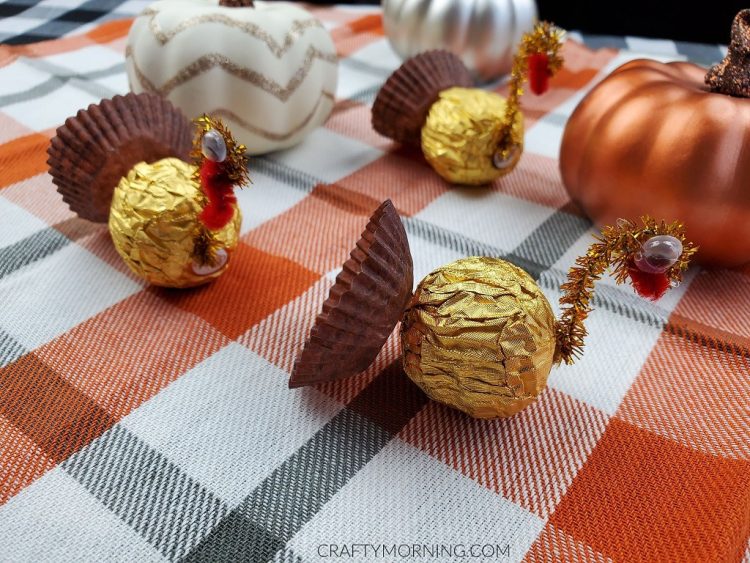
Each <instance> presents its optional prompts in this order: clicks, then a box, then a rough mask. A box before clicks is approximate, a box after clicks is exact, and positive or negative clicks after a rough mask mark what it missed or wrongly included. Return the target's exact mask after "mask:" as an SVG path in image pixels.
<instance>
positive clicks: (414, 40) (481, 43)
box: [382, 0, 537, 81]
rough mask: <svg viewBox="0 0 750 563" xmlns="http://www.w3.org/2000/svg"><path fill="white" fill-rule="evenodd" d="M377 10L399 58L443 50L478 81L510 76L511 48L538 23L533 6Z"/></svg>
mask: <svg viewBox="0 0 750 563" xmlns="http://www.w3.org/2000/svg"><path fill="white" fill-rule="evenodd" d="M382 5H383V25H384V27H385V32H386V35H387V36H388V39H389V40H390V42H391V46H392V47H393V49H394V50H395V51H396V53H398V54H399V55H400V56H401V58H403V59H407V58H409V57H412V56H414V55H416V54H418V53H421V52H423V51H427V50H429V49H448V50H449V51H452V52H454V53H456V54H457V55H458V56H459V57H461V59H462V60H463V62H464V64H466V66H467V67H468V68H469V70H471V71H472V72H473V73H474V74H475V75H476V76H477V78H479V79H481V80H483V81H489V80H493V79H495V78H498V77H499V76H502V75H503V74H507V73H508V72H510V69H511V65H512V63H513V50H514V48H515V46H516V45H517V44H518V42H519V41H520V40H521V36H522V35H523V34H524V33H525V32H527V31H530V30H531V29H532V28H533V27H534V23H535V22H536V20H537V9H536V2H535V1H534V0H382Z"/></svg>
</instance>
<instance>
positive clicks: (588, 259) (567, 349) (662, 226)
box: [554, 217, 698, 364]
mask: <svg viewBox="0 0 750 563" xmlns="http://www.w3.org/2000/svg"><path fill="white" fill-rule="evenodd" d="M641 223H642V224H641V225H635V224H634V223H631V222H630V221H625V220H622V219H620V220H619V221H618V222H617V224H616V225H615V226H613V227H605V228H604V229H602V232H601V235H600V236H597V237H595V238H596V242H594V243H593V244H592V245H591V246H590V247H589V249H588V252H586V254H584V255H583V256H579V257H578V259H577V260H576V263H575V266H573V267H572V268H571V269H570V271H569V272H568V279H567V281H566V282H565V283H564V284H562V286H560V289H561V290H562V297H560V307H561V309H562V314H561V315H560V320H558V321H557V322H556V323H555V338H556V340H557V345H556V347H555V359H554V361H555V363H560V362H565V363H566V364H572V363H573V362H574V361H575V360H576V359H577V358H578V357H579V356H580V355H581V353H582V351H583V341H584V339H585V338H586V335H587V332H586V327H585V326H584V324H583V323H584V321H585V320H586V318H587V317H588V315H589V313H590V312H591V309H592V307H591V301H592V299H593V297H594V282H596V281H597V280H599V279H600V278H601V277H602V276H603V275H604V273H605V272H606V271H607V270H608V269H610V268H611V269H612V273H613V275H614V277H615V281H616V282H617V283H618V284H620V283H624V282H626V281H630V282H631V283H632V284H633V285H634V287H635V288H636V290H638V291H639V293H641V289H642V288H643V284H644V279H643V278H644V276H645V275H646V273H644V272H639V271H638V270H637V268H636V266H635V264H636V263H637V261H638V256H639V253H641V250H642V248H643V243H645V242H646V241H647V240H649V239H650V238H652V237H655V236H659V235H670V236H673V237H675V238H677V239H679V241H680V243H681V244H682V253H681V254H680V256H679V258H678V259H677V261H676V262H675V263H674V264H673V265H672V266H671V267H669V269H667V270H666V271H664V272H663V273H662V274H660V275H661V276H664V277H665V280H666V283H667V286H669V285H670V284H677V283H679V282H680V280H681V279H682V273H683V272H684V271H685V270H686V269H687V267H688V264H689V262H690V258H691V257H692V255H693V254H695V253H696V252H697V250H698V248H697V247H696V246H695V245H693V244H692V243H690V242H687V241H686V240H685V233H684V229H683V227H682V225H681V224H680V223H678V222H674V223H672V224H667V223H664V222H663V221H662V222H660V223H659V222H657V221H655V220H653V219H651V218H650V217H643V218H642V219H641ZM663 290H666V287H665V288H663ZM663 290H662V292H663ZM647 296H649V297H652V298H656V297H657V295H653V294H649V295H647Z"/></svg>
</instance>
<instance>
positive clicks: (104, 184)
mask: <svg viewBox="0 0 750 563" xmlns="http://www.w3.org/2000/svg"><path fill="white" fill-rule="evenodd" d="M192 136H193V129H192V126H191V123H190V121H189V120H188V119H187V117H185V116H184V115H183V114H182V112H180V110H178V109H177V108H176V107H174V106H173V105H172V104H171V103H170V102H168V101H167V100H164V99H162V98H160V97H159V96H156V95H154V94H132V93H131V94H127V95H125V96H115V97H114V98H112V99H111V100H104V101H102V102H101V103H99V104H92V105H90V106H89V107H88V108H87V109H85V110H83V109H82V110H80V111H79V112H78V113H77V114H76V115H75V116H73V117H69V118H68V119H67V120H66V121H65V123H64V124H63V125H61V126H60V127H59V128H58V129H57V134H56V136H55V137H54V138H53V139H52V141H51V143H50V146H49V149H48V151H47V153H48V155H49V159H48V160H47V164H48V165H49V172H50V175H51V176H52V181H53V182H54V183H55V184H56V185H57V191H58V192H60V193H61V194H62V196H63V201H65V203H67V204H68V206H69V207H70V209H71V210H72V211H74V212H75V213H77V214H78V216H79V217H82V218H83V219H88V220H90V221H95V222H99V223H105V222H107V219H108V217H109V208H110V204H111V201H112V193H113V192H114V189H115V186H117V184H118V182H119V181H120V179H121V178H123V177H124V176H126V175H127V174H128V172H129V171H130V170H131V169H132V168H133V166H135V165H136V164H138V163H139V162H148V163H152V162H156V161H158V160H161V159H163V158H167V157H176V158H179V159H181V160H188V158H189V154H190V149H191V146H192Z"/></svg>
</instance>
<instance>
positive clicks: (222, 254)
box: [192, 248, 229, 276]
mask: <svg viewBox="0 0 750 563" xmlns="http://www.w3.org/2000/svg"><path fill="white" fill-rule="evenodd" d="M228 259H229V255H228V254H227V251H226V250H225V249H223V248H220V249H219V250H217V251H216V262H215V263H214V264H198V263H197V262H193V264H192V269H193V273H194V274H195V275H196V276H209V275H211V274H213V273H215V272H218V271H219V270H221V269H222V268H223V267H224V266H225V265H226V263H227V260H228Z"/></svg>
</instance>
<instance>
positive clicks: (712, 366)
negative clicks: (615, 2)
mask: <svg viewBox="0 0 750 563" xmlns="http://www.w3.org/2000/svg"><path fill="white" fill-rule="evenodd" d="M312 9H313V10H314V11H316V13H317V15H318V17H319V18H320V19H321V20H322V21H323V22H324V23H325V24H326V26H327V27H328V28H329V29H330V30H331V33H332V35H333V37H334V39H335V41H336V45H337V48H338V52H339V55H340V57H341V63H340V85H339V90H338V92H337V103H336V107H335V109H334V112H333V114H332V116H331V118H330V119H329V121H328V122H327V123H326V125H325V126H324V127H321V128H319V129H317V130H315V131H314V132H313V133H312V134H311V135H310V136H309V137H308V138H307V139H306V140H305V141H304V142H303V143H302V144H301V145H299V146H297V147H295V148H293V149H290V150H287V151H283V152H280V153H275V154H270V155H267V156H264V157H260V158H254V159H252V161H251V174H252V177H253V181H254V184H253V185H252V186H251V187H250V188H249V189H245V190H243V191H241V192H239V193H238V197H239V201H240V205H241V207H242V210H243V215H244V216H245V222H244V224H243V227H242V242H241V244H240V247H239V250H238V251H237V253H236V255H235V256H234V257H233V262H232V266H231V269H230V270H229V271H228V272H227V273H226V274H225V275H224V276H223V277H221V278H220V279H219V280H218V281H216V282H215V283H213V284H211V285H210V286H208V287H203V288H198V289H194V290H165V289H157V288H154V287H147V286H145V285H144V284H143V283H142V282H141V281H140V280H139V279H137V278H135V277H133V276H132V275H131V274H130V272H129V271H128V270H127V268H126V267H125V266H124V264H123V263H122V262H121V261H120V259H119V257H118V255H117V254H116V252H115V251H114V249H113V246H112V243H111V241H110V238H109V234H108V232H107V229H106V226H101V225H94V224H90V223H87V222H85V221H82V220H80V219H78V218H76V217H75V216H74V214H73V213H71V212H70V211H69V210H68V209H67V207H66V206H65V205H64V204H63V202H62V201H61V198H60V196H59V194H57V193H56V191H55V189H54V186H53V185H52V182H51V180H50V177H49V176H48V175H47V174H46V164H45V161H46V148H47V144H48V142H49V139H50V137H51V136H52V135H53V132H54V129H55V128H56V127H57V126H58V125H60V124H61V123H62V122H63V120H64V119H65V118H66V117H67V116H68V115H72V114H74V113H75V111H76V110H77V109H79V108H81V107H84V106H86V105H88V104H89V103H92V102H96V101H98V100H99V99H101V98H104V97H110V96H112V95H114V94H116V93H123V92H125V91H126V89H127V84H126V78H125V74H124V65H123V61H124V59H123V51H124V42H125V36H126V34H127V30H128V28H129V24H130V21H114V22H109V23H105V24H103V25H101V26H99V27H96V28H94V29H93V30H91V31H89V32H88V33H86V34H83V35H74V36H70V37H65V38H62V39H59V40H54V41H47V42H42V43H34V44H29V45H23V46H20V45H19V46H9V45H3V46H0V560H2V561H34V562H40V561H125V560H127V561H163V560H170V561H177V560H186V561H212V562H217V561H319V560H326V559H331V558H334V557H333V556H331V553H332V552H331V548H332V547H336V553H341V548H342V547H343V546H353V545H355V544H356V545H362V544H366V545H371V546H377V545H380V546H381V547H382V546H384V545H387V546H391V545H396V546H402V545H407V546H415V545H419V546H422V545H424V546H435V545H438V546H447V547H450V548H453V549H454V551H453V552H452V553H453V554H454V556H455V555H456V554H458V553H459V552H458V551H456V546H458V545H463V546H466V556H465V557H460V556H459V557H457V558H458V559H460V560H494V559H488V558H487V557H488V556H487V553H488V551H487V550H485V551H484V552H482V553H484V555H482V554H480V553H478V552H475V553H474V554H473V555H470V553H469V546H486V545H502V546H507V551H506V550H503V551H500V552H495V555H497V556H498V557H497V558H498V559H503V560H515V561H521V560H523V561H529V562H531V561H626V562H631V561H674V562H677V561H679V562H688V561H695V562H708V561H741V560H743V558H744V560H745V561H750V551H748V537H749V536H750V269H747V268H745V269H739V270H733V271H729V270H716V271H702V270H699V269H693V270H691V272H690V274H689V276H688V278H687V280H686V282H684V283H683V285H682V286H680V287H679V288H677V289H676V290H674V291H672V292H671V293H670V294H669V295H668V296H667V297H665V298H664V299H663V300H662V301H660V302H658V303H655V304H654V303H647V302H644V301H642V300H640V299H638V298H637V297H635V296H634V295H633V294H632V291H630V290H629V289H628V288H623V287H616V286H615V285H614V284H613V283H612V282H611V280H605V282H604V283H603V284H602V286H601V289H600V290H599V291H598V292H597V297H596V300H595V306H596V310H595V311H594V313H593V314H592V315H591V317H590V322H589V325H588V328H589V331H590V338H589V340H588V345H587V348H586V354H585V356H584V357H583V359H582V360H581V361H579V362H578V363H577V364H576V365H574V366H566V367H561V368H559V369H556V370H555V371H554V372H553V373H552V375H551V377H550V383H549V388H548V389H547V390H546V391H545V392H544V393H543V395H542V396H541V397H540V399H539V400H538V401H537V402H536V403H535V404H534V405H532V406H531V407H529V408H528V409H526V410H525V411H523V412H522V413H520V414H519V415H517V416H514V417H512V418H510V419H507V420H497V421H478V420H472V419H469V418H467V417H466V416H464V415H462V414H460V413H458V412H455V411H452V410H450V409H448V408H445V407H443V406H441V405H438V404H435V403H431V402H429V401H428V400H427V399H426V397H425V396H424V395H423V394H421V393H420V392H419V391H418V390H417V389H416V388H415V387H414V386H413V385H412V384H411V383H410V382H409V381H408V379H407V378H406V377H405V376H404V374H403V372H402V371H401V369H400V368H399V363H398V346H397V341H396V338H395V335H394V337H392V338H391V339H390V340H389V342H388V344H387V345H386V347H385V348H384V350H383V351H382V353H381V354H380V355H379V357H378V358H377V360H376V362H375V365H373V366H372V367H371V369H369V370H368V371H367V372H366V373H365V374H362V375H360V376H358V377H355V378H352V379H349V380H346V381H342V382H337V383H333V384H326V385H321V386H318V387H316V388H310V389H304V390H296V391H291V390H288V389H287V379H288V377H289V372H290V370H291V367H292V364H293V360H294V357H295V355H296V353H297V352H298V350H299V349H300V348H301V346H302V344H303V342H304V340H305V337H306V335H307V331H308V330H309V328H310V326H311V324H312V322H313V319H314V317H315V314H316V312H317V310H318V309H319V307H320V305H321V303H322V302H323V301H324V299H325V297H326V294H327V292H328V289H329V288H330V287H331V285H332V284H333V280H334V278H335V275H336V273H337V269H338V268H339V267H340V266H341V264H342V263H343V262H344V260H345V259H346V257H347V255H348V253H349V251H350V249H351V245H352V243H353V242H354V241H355V240H356V239H357V237H358V235H359V233H360V232H361V230H362V229H363V226H364V225H365V223H366V222H367V218H368V217H369V215H370V213H371V212H372V211H373V210H374V209H375V208H376V207H377V206H378V204H379V203H380V202H381V201H382V200H383V199H385V198H390V199H391V200H393V202H394V204H395V206H396V207H397V209H398V211H399V213H400V214H401V216H402V218H403V221H404V224H405V227H406V230H407V233H408V236H409V239H410V244H411V247H412V253H413V255H414V260H415V269H416V272H415V277H416V279H420V278H421V277H422V276H423V275H425V274H426V273H427V272H429V271H430V270H431V269H433V268H435V267H437V266H439V265H441V264H444V263H446V262H449V261H451V260H453V259H457V258H459V257H463V256H470V255H477V254H481V255H493V256H502V257H505V258H507V259H510V260H512V261H514V262H516V263H517V264H519V265H520V266H522V267H524V268H526V269H527V270H528V271H529V272H530V273H531V274H532V275H533V276H534V277H535V278H536V279H537V280H538V282H539V285H540V287H541V288H542V289H543V291H544V293H545V294H546V295H547V297H548V298H549V299H550V301H551V302H556V301H557V298H558V297H559V290H558V287H559V285H560V283H561V282H562V281H563V279H564V276H565V273H566V271H567V269H568V268H569V267H570V266H571V264H572V263H573V260H574V258H575V256H577V255H578V254H580V253H581V252H583V251H584V250H585V248H586V246H587V245H588V243H589V240H590V236H591V234H592V230H591V226H590V223H589V221H588V220H587V219H585V218H584V217H583V216H582V215H581V213H580V212H579V210H578V209H576V208H575V206H574V205H573V204H572V203H571V202H570V200H569V198H568V196H567V194H566V192H565V189H564V187H563V185H562V183H561V180H560V175H559V172H558V166H557V160H556V159H557V153H558V149H559V142H560V137H561V134H562V130H563V128H564V125H565V120H566V118H567V117H568V116H569V115H570V113H571V111H572V110H573V108H574V107H575V105H576V103H577V102H578V101H579V100H580V99H581V97H582V96H583V95H584V94H585V92H586V91H587V90H588V89H589V88H591V87H592V85H593V84H595V83H596V81H598V80H600V79H601V78H602V77H603V76H604V75H606V73H607V72H609V71H610V70H612V69H613V68H615V67H616V66H617V65H619V64H621V63H622V62H624V61H626V60H629V59H631V58H635V57H636V56H637V54H636V53H634V52H633V51H632V50H630V49H628V48H626V47H623V48H622V49H599V50H593V49H590V48H588V47H587V46H585V44H583V43H581V42H579V41H575V40H570V41H569V42H568V43H567V44H566V45H565V57H566V61H567V64H566V67H565V68H564V70H563V71H562V72H561V73H560V74H559V75H558V76H557V77H556V78H555V79H554V80H553V82H552V89H551V91H550V92H549V93H547V94H546V95H544V96H542V97H539V98H528V99H525V100H524V103H525V108H524V110H525V114H526V122H527V136H526V152H525V154H524V156H523V158H522V160H521V163H520V165H519V167H518V168H517V170H516V171H515V172H514V173H513V174H511V175H510V176H508V177H507V178H505V179H502V180H499V181H497V182H496V183H494V184H493V185H491V186H489V187H485V188H456V187H451V186H449V185H447V184H446V183H444V182H443V181H442V180H441V179H440V178H439V177H438V176H437V175H436V174H435V173H434V172H433V171H432V170H431V169H430V168H429V166H428V165H427V164H426V163H425V162H424V161H423V160H422V158H421V156H420V155H419V154H416V153H415V152H413V151H409V150H406V149H403V148H401V147H398V146H395V145H393V144H392V143H390V142H389V141H388V140H387V139H384V138H382V137H380V136H378V135H377V134H376V133H374V132H373V131H372V129H371V127H370V120H369V113H370V105H371V103H372V100H373V98H374V95H375V93H376V92H377V90H378V88H379V87H380V85H381V84H382V83H383V82H384V80H385V79H386V78H387V76H388V74H389V73H390V72H391V71H392V70H393V69H394V68H396V66H398V64H399V61H398V60H397V59H396V57H395V55H394V54H393V52H392V51H391V50H390V48H389V46H388V43H387V41H386V39H385V38H384V37H383V30H382V27H381V20H380V17H379V14H378V13H377V12H375V11H372V10H370V11H363V10H361V9H354V8H344V7H331V8H312ZM579 38H580V37H579ZM655 44H656V43H655ZM644 45H645V42H643V41H641V42H639V43H638V46H639V47H640V48H645V47H644ZM659 47H660V49H662V51H661V56H662V57H664V58H679V57H680V53H679V51H678V50H675V51H674V52H671V53H670V52H667V53H665V52H664V51H663V45H662V44H659ZM497 88H498V90H499V91H501V92H502V91H503V87H502V85H499V86H498V87H497ZM356 553H357V554H358V555H356V556H352V557H350V558H349V559H350V560H355V561H369V560H388V561H394V560H399V561H401V560H403V561H407V560H408V561H413V560H431V559H430V556H427V557H424V558H423V557H421V556H420V557H417V555H416V554H415V552H414V550H411V551H409V552H408V553H409V555H408V556H403V555H399V553H403V550H402V551H401V552H398V553H397V554H396V556H390V557H385V558H384V557H382V555H383V551H382V550H381V551H380V555H378V554H377V553H378V552H377V551H372V550H370V551H365V552H363V551H362V550H361V548H358V550H357V551H356ZM420 553H422V555H424V553H427V552H420ZM338 558H339V559H340V558H341V557H338ZM437 560H447V559H445V558H444V557H443V558H440V557H438V558H437Z"/></svg>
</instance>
